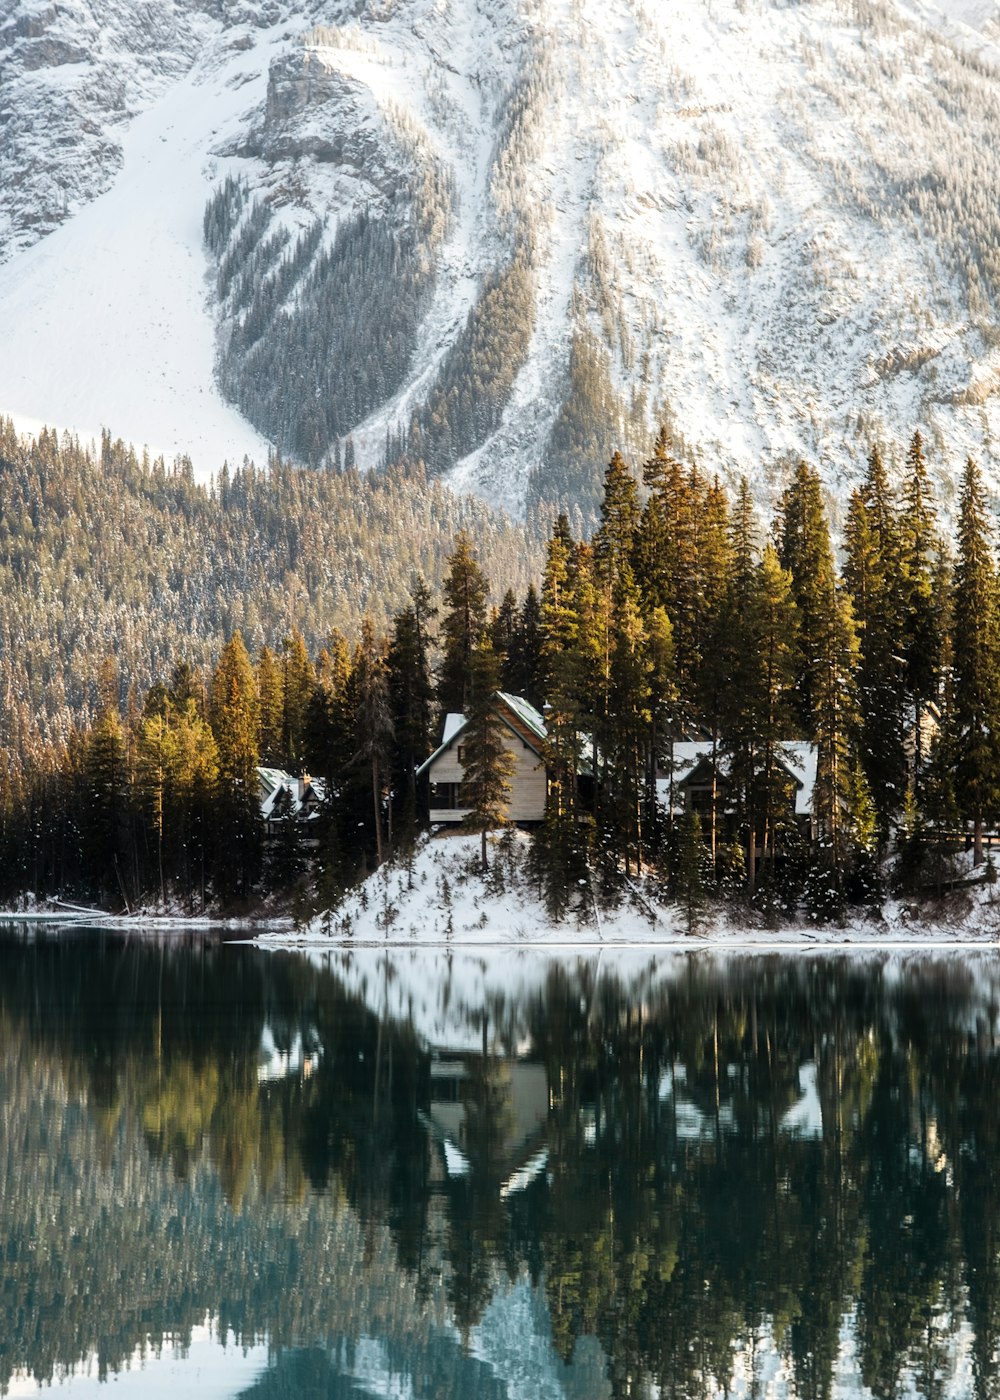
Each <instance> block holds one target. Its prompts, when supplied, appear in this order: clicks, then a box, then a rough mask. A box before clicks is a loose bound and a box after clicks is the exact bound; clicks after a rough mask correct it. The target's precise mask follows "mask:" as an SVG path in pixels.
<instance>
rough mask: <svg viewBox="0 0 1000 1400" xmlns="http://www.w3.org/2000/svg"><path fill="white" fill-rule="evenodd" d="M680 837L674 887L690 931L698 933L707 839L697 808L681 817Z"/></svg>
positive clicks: (703, 898) (703, 905) (702, 906)
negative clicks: (702, 830)
mask: <svg viewBox="0 0 1000 1400" xmlns="http://www.w3.org/2000/svg"><path fill="white" fill-rule="evenodd" d="M677 837H678V849H677V870H676V874H675V878H674V890H675V894H676V897H677V899H678V902H679V903H680V906H681V909H682V910H683V913H684V923H685V926H686V928H687V932H688V933H695V932H696V931H697V928H698V924H699V922H700V920H701V917H702V914H703V912H704V907H705V890H704V880H703V877H702V867H703V865H704V861H705V842H704V840H703V839H702V834H701V820H700V818H699V816H698V813H697V812H696V811H695V810H694V809H693V808H691V807H688V808H687V809H686V810H685V811H684V813H683V815H682V816H681V819H680V822H679V824H678V832H677Z"/></svg>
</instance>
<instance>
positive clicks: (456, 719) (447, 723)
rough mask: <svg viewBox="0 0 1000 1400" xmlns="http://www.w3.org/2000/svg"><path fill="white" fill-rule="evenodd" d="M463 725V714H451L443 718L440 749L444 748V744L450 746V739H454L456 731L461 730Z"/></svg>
mask: <svg viewBox="0 0 1000 1400" xmlns="http://www.w3.org/2000/svg"><path fill="white" fill-rule="evenodd" d="M464 723H465V716H464V715H463V714H454V713H453V714H450V715H445V717H444V735H443V737H442V739H441V746H442V748H443V747H444V745H445V744H450V743H451V741H452V739H454V737H455V735H456V734H457V733H458V731H459V730H460V729H461V727H462V725H463V724H464Z"/></svg>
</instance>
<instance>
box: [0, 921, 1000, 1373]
mask: <svg viewBox="0 0 1000 1400" xmlns="http://www.w3.org/2000/svg"><path fill="white" fill-rule="evenodd" d="M998 988H1000V963H996V962H995V961H994V960H993V959H992V958H991V957H990V956H989V955H985V954H983V955H966V956H964V957H960V956H957V955H956V956H951V957H945V956H941V957H937V958H934V957H926V956H920V957H912V958H908V959H906V960H900V959H899V958H898V957H894V958H888V957H886V958H881V957H878V956H871V957H868V958H865V959H863V960H857V959H855V960H852V959H849V958H847V957H833V956H828V957H813V958H801V957H791V956H782V957H774V958H764V957H740V958H730V959H725V960H712V959H711V958H708V957H705V956H704V955H702V956H691V957H678V956H674V957H669V958H661V959H657V958H656V957H654V956H650V955H648V954H642V955H639V954H634V955H632V956H631V957H630V958H626V957H625V956H624V955H618V956H617V957H616V956H609V955H608V954H604V955H603V956H601V955H599V954H598V955H595V956H587V957H580V958H576V957H567V956H565V955H558V956H553V955H551V954H538V955H533V954H530V953H521V954H517V955H514V954H504V953H501V952H498V953H496V954H495V955H488V954H481V953H479V952H478V951H477V954H476V956H474V957H473V956H469V957H462V956H461V955H458V954H455V955H453V956H450V957H449V956H446V955H444V954H434V955H431V954H420V953H413V954H406V955H405V956H404V955H394V954H387V955H386V954H378V953H376V952H365V951H364V950H358V951H357V952H356V953H355V954H345V955H333V956H331V957H329V958H314V959H312V960H310V959H308V958H306V957H305V956H303V955H300V954H296V953H281V954H278V953H267V952H262V951H259V950H256V949H253V948H250V947H245V946H236V945H226V944H224V943H221V942H217V941H205V940H202V939H200V938H197V937H192V936H190V935H186V936H183V937H179V938H176V939H171V940H165V941H163V942H150V941H144V940H137V939H135V938H134V937H133V938H126V937H124V936H120V935H110V934H106V933H100V932H86V931H83V930H79V929H73V930H70V931H67V932H65V933H63V934H61V935H59V936H56V935H55V934H54V933H53V932H51V931H45V930H42V931H32V932H28V933H25V932H22V931H19V930H18V929H17V927H16V926H10V927H9V928H7V929H6V930H2V931H0V1389H3V1390H5V1391H7V1392H10V1393H14V1394H18V1395H22V1394H34V1393H36V1392H37V1390H38V1387H39V1384H44V1383H48V1382H51V1383H52V1384H53V1386H54V1387H56V1388H58V1389H65V1390H67V1391H68V1392H69V1393H70V1394H76V1395H78V1396H82V1395H89V1394H91V1393H94V1394H95V1395H97V1394H101V1395H106V1394H107V1390H106V1386H108V1385H113V1386H114V1387H115V1388H116V1391H117V1392H118V1394H119V1395H124V1394H126V1393H128V1394H131V1393H132V1392H133V1391H134V1393H135V1394H136V1395H143V1396H156V1395H159V1394H163V1395H167V1394H168V1393H169V1394H171V1395H172V1396H173V1395H177V1394H191V1395H198V1396H209V1395H211V1396H220V1397H221V1396H247V1397H249V1396H259V1397H262V1400H263V1397H272V1396H273V1397H278V1396H282V1397H283V1396H288V1397H292V1396H296V1397H299V1396H305V1397H364V1396H387V1395H388V1396H399V1397H424V1396H427V1397H456V1400H459V1398H460V1397H469V1400H476V1397H490V1398H491V1400H492V1397H497V1400H500V1398H501V1397H525V1400H528V1398H529V1397H550V1396H551V1397H566V1398H567V1400H598V1398H599V1397H610V1396H616V1397H617V1396H626V1395H628V1396H654V1395H661V1394H662V1395H672V1396H707V1395H720V1394H726V1393H729V1394H733V1395H748V1396H749V1395H752V1394H761V1395H764V1394H767V1395H773V1396H783V1395H796V1396H804V1397H825V1396H865V1395H869V1394H870V1395H875V1396H879V1397H882V1396H884V1397H889V1396H896V1395H903V1394H920V1395H927V1396H964V1395H969V1396H976V1397H983V1398H984V1400H985V1397H987V1396H993V1395H995V1394H997V1393H998V1392H1000V1367H998V1364H997V1350H998V1345H1000V1056H998V1051H997V1029H998V1022H997V1018H998V1004H1000V995H998Z"/></svg>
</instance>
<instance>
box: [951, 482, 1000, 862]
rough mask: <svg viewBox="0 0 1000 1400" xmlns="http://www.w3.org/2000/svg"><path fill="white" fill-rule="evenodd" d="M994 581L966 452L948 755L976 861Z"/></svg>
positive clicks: (998, 665) (989, 781)
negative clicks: (951, 738)
mask: <svg viewBox="0 0 1000 1400" xmlns="http://www.w3.org/2000/svg"><path fill="white" fill-rule="evenodd" d="M996 593H997V580H996V572H995V566H994V561H993V551H992V545H991V540H990V529H989V524H988V522H987V518H986V503H985V498H984V492H983V484H982V477H981V475H980V472H979V467H978V465H977V464H976V463H975V462H974V461H973V459H972V458H971V457H970V458H969V459H968V461H967V462H966V466H965V471H964V473H963V476H962V487H961V494H960V497H959V525H958V562H957V564H956V567H955V591H954V624H953V625H954V641H953V645H954V656H955V659H954V672H955V683H954V694H955V701H954V741H953V742H954V760H955V772H956V778H957V788H958V793H959V810H960V812H961V814H962V816H963V818H964V819H965V820H967V821H968V820H971V822H972V824H973V842H974V861H975V864H976V865H979V864H981V863H982V860H983V831H984V828H985V825H986V822H987V821H988V820H989V819H990V818H991V817H992V816H993V814H994V813H995V811H996V806H997V799H998V776H1000V775H998V747H997V745H998V734H1000V715H998V703H1000V702H998V687H1000V657H998V638H997V596H996Z"/></svg>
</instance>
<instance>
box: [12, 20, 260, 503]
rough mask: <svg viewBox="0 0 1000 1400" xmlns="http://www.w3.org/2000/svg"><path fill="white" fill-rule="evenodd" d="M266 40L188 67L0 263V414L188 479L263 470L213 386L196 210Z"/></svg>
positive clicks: (255, 95)
mask: <svg viewBox="0 0 1000 1400" xmlns="http://www.w3.org/2000/svg"><path fill="white" fill-rule="evenodd" d="M279 42H280V36H279V35H278V34H273V35H269V34H267V33H265V34H264V35H263V36H261V35H258V37H257V46H256V47H255V48H254V49H252V50H249V51H247V52H243V51H236V52H229V53H227V54H226V55H225V56H224V57H223V58H222V59H219V58H218V57H217V56H216V57H214V58H212V60H211V61H208V59H206V61H205V62H204V63H202V64H198V65H196V66H195V68H194V69H192V71H191V72H190V73H189V74H188V75H187V76H186V77H185V78H183V79H182V80H181V81H179V82H177V83H175V84H174V85H173V86H172V87H170V88H168V89H167V91H166V92H165V93H164V95H163V96H161V97H160V98H159V99H158V100H157V101H156V102H155V103H154V104H153V106H152V107H151V108H150V109H149V110H147V111H145V112H143V113H142V114H141V115H140V116H138V117H137V118H136V119H135V120H134V121H133V122H132V123H131V125H130V126H129V127H128V129H127V130H126V132H125V135H124V137H123V149H124V167H123V169H122V171H121V173H120V174H119V176H118V178H117V179H116V180H115V181H114V183H113V185H112V186H111V188H110V189H109V190H108V191H107V192H106V193H105V194H103V195H101V196H99V197H98V198H97V199H95V200H93V201H92V202H91V203H89V204H88V205H86V206H85V207H84V208H83V209H82V210H81V211H80V212H79V213H78V214H76V216H75V217H74V218H72V219H70V220H68V221H67V222H66V223H64V224H63V225H62V226H61V227H60V228H58V229H56V230H55V231H54V232H53V233H50V234H49V235H48V236H47V237H46V238H44V239H42V240H41V242H39V243H36V244H35V245H34V246H33V247H32V248H30V249H28V250H27V251H26V252H23V253H21V254H20V255H19V256H18V257H16V258H13V259H12V260H11V261H10V262H8V263H7V264H6V265H5V266H3V267H2V268H0V318H2V320H3V324H4V334H3V336H2V337H0V396H2V397H0V412H2V413H4V414H9V415H10V416H11V417H12V418H13V420H14V423H15V426H16V427H17V428H18V429H19V430H20V431H22V432H34V431H36V430H37V427H38V426H39V425H40V424H43V423H44V424H47V425H48V426H50V427H55V428H58V429H60V430H68V431H70V432H72V433H75V434H77V435H78V436H79V437H80V438H81V440H83V441H84V442H89V441H92V440H93V441H96V440H98V439H99V437H100V433H101V429H102V428H104V427H106V428H109V429H110V430H111V431H112V433H113V434H114V435H115V437H121V438H123V439H124V440H125V441H127V442H132V443H134V444H135V446H136V448H137V450H139V449H141V448H142V446H143V445H146V446H148V448H149V451H150V453H151V454H152V455H153V456H158V455H161V454H162V455H163V456H164V457H165V458H166V459H167V461H168V462H169V461H171V460H172V459H173V458H174V457H175V456H177V455H180V454H186V455H188V456H190V458H191V460H192V462H193V464H194V467H195V471H196V473H197V475H198V477H199V478H200V479H202V480H207V479H208V477H209V476H210V475H211V474H212V473H217V472H218V471H219V469H220V467H221V466H222V464H223V462H224V461H226V460H228V461H229V463H230V465H231V466H235V465H238V464H240V463H241V462H242V461H243V458H244V456H249V457H251V458H253V459H254V460H255V461H256V462H257V463H258V464H259V465H263V464H264V463H265V462H266V460H267V443H266V442H265V440H264V439H263V438H262V437H261V436H260V435H259V434H258V433H257V432H256V431H255V430H254V429H253V428H252V427H251V426H250V425H249V424H248V423H247V422H246V420H245V419H244V418H242V416H241V415H240V414H239V413H237V412H236V410H235V409H234V408H232V407H230V405H228V404H227V403H225V402H224V400H223V399H222V397H221V395H220V393H219V391H218V388H217V387H216V384H215V380H214V364H215V332H214V329H213V325H212V320H211V317H210V315H209V314H208V311H207V306H206V303H207V298H208V284H207V281H206V272H207V264H206V260H205V253H204V249H203V246H202V216H203V213H204V209H205V204H206V201H207V200H208V198H209V195H210V194H211V191H212V189H213V187H214V185H215V183H216V182H217V180H218V179H219V178H221V176H222V175H223V174H224V173H225V169H222V170H221V172H220V170H219V166H223V167H225V166H227V164H228V163H227V162H217V163H214V162H212V161H211V160H210V154H209V153H210V150H211V149H212V148H213V147H215V146H217V145H218V144H220V142H221V141H222V140H223V138H224V136H225V134H226V132H227V131H229V130H230V129H232V130H237V129H239V126H240V121H241V118H242V117H243V116H244V114H245V113H246V112H247V110H248V109H249V108H252V107H254V106H255V105H256V104H258V103H259V102H260V101H262V100H263V97H264V95H265V92H266V87H267V67H268V61H269V56H270V54H271V52H272V50H274V49H275V48H276V46H277V44H278V43H279ZM209 52H210V53H213V54H214V50H211V48H210V50H209ZM233 165H235V162H234V163H233Z"/></svg>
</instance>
